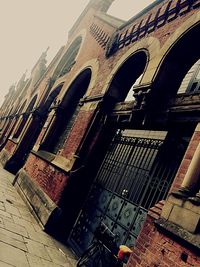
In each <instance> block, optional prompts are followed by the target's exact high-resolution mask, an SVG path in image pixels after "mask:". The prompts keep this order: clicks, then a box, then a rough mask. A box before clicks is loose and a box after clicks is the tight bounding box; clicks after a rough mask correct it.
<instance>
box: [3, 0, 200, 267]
mask: <svg viewBox="0 0 200 267" xmlns="http://www.w3.org/2000/svg"><path fill="white" fill-rule="evenodd" d="M113 2H114V0H91V1H90V2H89V4H88V5H87V7H86V8H85V10H84V11H83V12H82V14H81V16H80V17H79V19H78V20H77V21H76V23H75V24H74V26H73V27H72V29H71V30H70V32H69V38H68V42H67V44H66V45H65V46H64V47H61V49H60V50H59V51H58V53H57V55H56V56H55V57H54V59H53V60H52V62H51V63H50V64H49V65H48V66H46V60H45V56H46V52H47V51H46V52H45V53H43V54H42V55H41V57H40V59H39V60H38V62H37V63H36V65H35V66H34V68H33V70H32V72H31V75H30V78H27V79H26V78H25V75H23V76H22V78H21V79H20V81H19V82H18V84H17V85H16V86H12V87H11V88H10V90H9V92H8V94H7V95H6V96H5V101H4V103H3V104H2V107H1V109H0V127H1V134H0V149H1V152H0V160H1V163H2V164H3V166H4V168H5V169H6V170H8V171H10V172H12V173H14V174H15V175H16V176H15V180H14V186H15V187H16V190H18V191H19V192H20V194H21V195H22V197H23V198H24V199H25V200H26V202H27V204H28V205H29V206H30V207H32V209H33V210H34V212H35V213H36V214H37V216H38V219H39V220H40V221H41V223H42V224H43V225H44V228H45V230H46V231H47V232H49V233H50V234H52V235H55V236H57V237H59V238H60V239H62V240H63V241H64V242H66V243H67V244H69V245H70V246H71V247H72V248H73V250H74V251H75V252H76V253H77V255H80V254H81V253H82V252H83V251H84V250H85V249H86V247H87V246H88V244H89V242H90V241H91V240H92V238H93V232H94V230H95V228H96V227H97V226H98V224H99V223H100V222H101V221H103V222H104V223H105V224H106V225H108V226H109V228H110V229H111V230H112V231H113V232H115V233H117V234H118V237H119V238H118V241H117V242H118V244H127V245H128V246H130V247H132V248H133V253H132V254H131V257H130V260H129V263H128V266H129V267H133V266H137V267H139V266H140V267H142V266H144V267H147V266H152V267H153V266H154V267H155V266H162V267H165V266H166V267H167V266H173V267H174V266H177V267H179V266H181V267H182V266H200V257H199V251H200V208H199V206H200V193H199V190H200V167H199V162H200V94H199V90H200V62H199V60H200V49H199V42H200V41H199V38H198V36H199V34H200V10H199V7H200V1H198V0H183V1H182V0H157V1H155V2H153V3H152V4H151V5H149V6H148V7H146V8H145V9H144V10H143V11H141V12H140V13H139V14H137V15H136V16H134V17H133V18H131V19H130V20H129V21H127V22H124V21H122V20H120V19H118V18H115V17H112V16H110V15H108V14H107V11H108V9H109V7H110V5H111V4H112V3H113Z"/></svg>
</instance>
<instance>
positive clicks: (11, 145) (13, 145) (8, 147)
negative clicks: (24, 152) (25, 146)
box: [5, 140, 17, 155]
mask: <svg viewBox="0 0 200 267" xmlns="http://www.w3.org/2000/svg"><path fill="white" fill-rule="evenodd" d="M16 146H17V144H16V143H14V142H13V141H12V140H8V142H7V143H6V145H5V149H6V150H7V151H8V152H9V153H10V155H12V154H13V152H14V150H15V148H16Z"/></svg>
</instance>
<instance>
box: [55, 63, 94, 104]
mask: <svg viewBox="0 0 200 267" xmlns="http://www.w3.org/2000/svg"><path fill="white" fill-rule="evenodd" d="M86 69H90V70H91V79H90V84H89V86H88V88H87V91H86V93H85V96H89V95H90V94H91V92H92V89H93V88H94V86H95V84H96V80H97V76H98V71H99V61H98V59H97V58H93V59H91V60H88V61H87V62H85V64H84V65H82V66H81V67H80V68H79V70H78V71H77V72H76V73H75V74H74V75H73V77H72V78H71V79H67V80H66V82H65V84H64V85H63V88H62V92H61V93H60V95H59V98H58V100H59V102H61V101H62V99H63V98H64V95H65V93H66V91H67V90H68V89H69V88H70V86H71V85H72V83H73V82H74V81H75V80H76V78H77V77H78V76H79V75H80V74H81V73H82V72H84V71H85V70H86Z"/></svg>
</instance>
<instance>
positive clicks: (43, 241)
mask: <svg viewBox="0 0 200 267" xmlns="http://www.w3.org/2000/svg"><path fill="white" fill-rule="evenodd" d="M13 179H14V175H12V174H10V173H9V172H7V171H6V170H4V169H3V168H2V167H1V166H0V267H9V266H16V267H41V266H45V267H59V266H65V267H73V266H76V260H75V256H74V255H73V254H72V253H71V252H70V250H69V249H67V248H66V247H65V246H64V245H62V244H61V243H59V242H58V241H56V240H55V239H53V238H52V237H50V236H49V235H48V234H46V233H45V232H44V231H43V230H42V228H41V226H40V225H39V224H38V222H37V221H36V219H35V218H34V216H33V215H32V214H31V211H30V210H29V209H28V207H27V206H26V204H25V203H24V201H23V200H22V199H21V197H20V195H19V194H18V193H17V192H16V189H15V188H14V187H13V186H12V181H13Z"/></svg>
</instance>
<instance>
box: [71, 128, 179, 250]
mask: <svg viewBox="0 0 200 267" xmlns="http://www.w3.org/2000/svg"><path fill="white" fill-rule="evenodd" d="M128 132H130V131H128ZM163 142H164V137H163V138H159V139H154V138H141V137H133V136H128V135H127V133H126V131H125V132H124V133H123V132H121V131H119V132H118V134H117V135H116V136H115V138H114V139H113V141H112V143H111V145H110V147H109V150H108V151H107V154H106V156H105V158H104V161H103V163H102V165H101V167H100V169H99V171H98V174H97V176H96V178H95V181H94V183H93V185H92V187H91V190H90V192H89V195H88V197H87V200H86V202H85V204H84V206H83V208H82V210H81V212H80V214H79V217H78V219H77V221H76V223H75V225H74V228H73V230H72V232H71V235H70V239H69V242H70V245H71V246H72V247H73V249H74V250H75V252H76V253H77V254H81V253H82V252H83V251H84V250H85V249H86V248H87V247H88V245H89V243H90V242H91V240H92V238H93V232H94V230H95V228H96V227H97V226H98V225H99V223H100V221H103V222H104V223H105V224H106V225H108V227H109V228H110V229H111V230H112V231H113V232H114V233H117V234H118V237H119V238H118V243H119V244H127V245H128V246H133V245H134V242H135V240H136V238H137V235H138V234H139V231H140V229H141V226H142V224H143V222H144V220H145V217H146V214H147V210H148V209H149V208H150V207H151V206H153V205H154V204H155V203H156V202H158V201H159V200H161V199H163V198H165V197H166V194H167V192H168V190H169V187H170V185H171V182H172V180H173V178H174V173H175V171H176V170H177V166H178V164H179V160H174V157H173V155H171V156H170V157H169V156H167V157H166V154H165V153H166V151H165V149H164V150H163Z"/></svg>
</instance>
